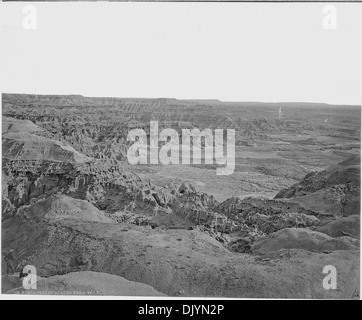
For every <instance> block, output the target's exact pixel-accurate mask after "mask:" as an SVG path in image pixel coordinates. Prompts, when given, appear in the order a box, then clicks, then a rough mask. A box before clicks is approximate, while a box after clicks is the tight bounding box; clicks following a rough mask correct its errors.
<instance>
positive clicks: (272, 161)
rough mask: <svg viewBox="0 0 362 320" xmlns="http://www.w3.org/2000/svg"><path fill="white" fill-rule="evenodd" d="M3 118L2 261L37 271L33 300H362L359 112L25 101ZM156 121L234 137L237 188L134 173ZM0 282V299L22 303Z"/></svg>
mask: <svg viewBox="0 0 362 320" xmlns="http://www.w3.org/2000/svg"><path fill="white" fill-rule="evenodd" d="M2 106H3V107H2V139H3V140H2V184H1V185H2V252H7V251H8V250H10V249H13V250H14V256H15V261H14V264H15V265H16V266H24V265H26V264H27V265H33V266H35V267H36V270H37V275H38V276H39V279H40V280H39V286H38V288H39V289H38V290H39V291H41V290H43V291H44V290H49V291H51V292H52V293H53V294H62V293H63V294H66V292H69V291H77V290H78V291H81V292H98V293H99V294H101V295H155V296H157V295H160V296H187V297H238V298H318V299H358V298H359V294H360V293H359V278H360V274H359V269H360V259H359V257H360V251H359V250H360V249H359V239H360V135H361V123H360V119H361V108H360V107H359V106H347V105H346V106H343V105H339V106H336V105H327V104H317V103H256V102H242V103H239V102H222V101H218V100H177V99H168V98H162V99H141V98H140V99H137V98H88V97H83V96H77V95H70V96H41V95H19V94H4V95H3V96H2ZM280 108H281V114H280V113H279V110H280ZM150 121H158V123H159V128H160V130H163V129H173V130H175V131H176V132H178V133H180V136H181V132H182V130H183V129H193V128H195V129H196V128H197V129H199V130H200V131H202V130H204V129H207V128H208V129H211V130H215V129H224V130H228V129H229V130H230V129H233V130H235V142H236V147H235V170H234V172H233V173H232V174H231V175H227V176H220V175H217V174H216V169H217V168H219V165H218V164H217V162H216V161H215V162H213V163H214V164H206V163H205V161H202V162H201V164H199V162H196V163H193V162H192V163H191V164H188V165H184V164H174V165H173V164H172V165H162V164H138V165H132V164H130V163H129V162H128V160H127V151H128V150H129V148H130V146H131V145H132V142H130V141H128V140H127V135H128V133H129V132H130V131H131V130H134V129H142V130H145V132H146V133H147V134H149V130H147V126H149V123H150ZM224 142H225V141H224ZM159 147H160V148H162V142H161V144H160V145H159ZM202 156H204V152H203V153H202ZM326 265H333V266H334V267H335V268H336V269H337V271H338V281H337V283H338V289H337V290H326V289H325V288H324V287H323V279H324V277H325V275H324V274H323V268H324V267H325V266H326ZM2 266H3V267H2V270H3V271H2V272H3V274H2V292H3V293H8V294H13V293H21V292H24V291H25V289H24V288H22V287H21V281H20V279H19V278H18V276H17V275H12V276H8V275H6V262H5V261H4V259H2ZM17 271H19V268H18V270H17ZM62 284H64V285H62ZM117 284H119V285H117ZM49 288H52V290H50V289H49ZM36 292H37V290H34V292H33V293H34V294H36Z"/></svg>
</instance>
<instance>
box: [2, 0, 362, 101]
mask: <svg viewBox="0 0 362 320" xmlns="http://www.w3.org/2000/svg"><path fill="white" fill-rule="evenodd" d="M24 5H25V4H24V3H5V4H4V3H2V4H1V9H0V10H1V25H2V30H1V36H2V37H1V77H2V79H1V80H2V90H1V91H2V92H12V93H34V94H82V95H86V96H113V97H150V98H152V97H155V98H160V97H170V98H179V99H220V100H224V101H264V102H269V101H270V102H276V101H304V102H326V103H337V104H361V103H362V99H361V92H362V58H361V57H362V40H361V39H362V19H361V17H362V5H361V4H350V3H346V4H343V3H339V4H334V5H335V7H336V8H337V29H336V30H325V29H324V28H323V19H324V17H325V16H324V14H323V7H324V6H325V5H326V4H321V3H314V4H302V3H298V4H296V3H294V4H282V3H281V4H280V3H270V4H265V3H264V4H260V3H259V4H256V3H111V4H110V3H106V4H105V3H36V4H35V7H36V9H37V16H38V28H37V30H31V31H30V30H25V29H24V28H23V27H22V19H23V16H24V15H23V13H22V9H23V7H24Z"/></svg>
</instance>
